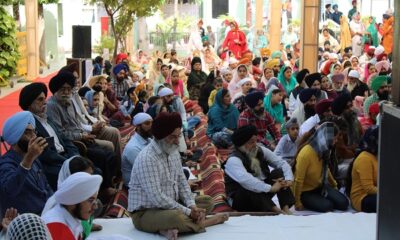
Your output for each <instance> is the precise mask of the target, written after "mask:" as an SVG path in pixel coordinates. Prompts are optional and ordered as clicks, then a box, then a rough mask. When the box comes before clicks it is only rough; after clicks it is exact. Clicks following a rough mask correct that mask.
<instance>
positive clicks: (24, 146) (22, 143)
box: [17, 139, 29, 153]
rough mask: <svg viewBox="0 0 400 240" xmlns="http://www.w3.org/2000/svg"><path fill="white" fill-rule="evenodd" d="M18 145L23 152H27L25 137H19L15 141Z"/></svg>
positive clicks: (27, 144)
mask: <svg viewBox="0 0 400 240" xmlns="http://www.w3.org/2000/svg"><path fill="white" fill-rule="evenodd" d="M17 145H18V147H19V148H20V149H21V150H22V151H23V152H24V153H27V152H28V147H29V141H28V140H26V139H20V140H19V141H18V142H17Z"/></svg>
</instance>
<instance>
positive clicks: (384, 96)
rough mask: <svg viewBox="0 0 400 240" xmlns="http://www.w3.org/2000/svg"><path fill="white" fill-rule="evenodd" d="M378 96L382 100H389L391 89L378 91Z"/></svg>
mask: <svg viewBox="0 0 400 240" xmlns="http://www.w3.org/2000/svg"><path fill="white" fill-rule="evenodd" d="M376 94H377V95H378V98H379V100H380V101H382V100H386V101H387V100H389V91H382V92H379V91H378V92H377V93H376Z"/></svg>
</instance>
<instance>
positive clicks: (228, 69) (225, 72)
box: [220, 66, 232, 76]
mask: <svg viewBox="0 0 400 240" xmlns="http://www.w3.org/2000/svg"><path fill="white" fill-rule="evenodd" d="M220 72H221V75H222V76H223V75H225V74H227V73H232V70H231V69H230V68H229V67H227V66H225V67H222V68H221V70H220Z"/></svg>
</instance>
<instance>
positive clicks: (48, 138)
mask: <svg viewBox="0 0 400 240" xmlns="http://www.w3.org/2000/svg"><path fill="white" fill-rule="evenodd" d="M44 139H45V140H46V142H47V144H48V146H54V137H46V138H44Z"/></svg>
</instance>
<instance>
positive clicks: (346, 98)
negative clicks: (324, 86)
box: [331, 93, 352, 116]
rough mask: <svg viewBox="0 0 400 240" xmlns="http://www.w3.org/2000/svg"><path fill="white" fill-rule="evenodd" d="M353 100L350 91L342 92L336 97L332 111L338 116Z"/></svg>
mask: <svg viewBox="0 0 400 240" xmlns="http://www.w3.org/2000/svg"><path fill="white" fill-rule="evenodd" d="M351 101H352V98H351V95H350V94H349V93H342V94H340V95H339V96H338V97H336V98H335V100H333V102H332V106H331V108H332V113H333V114H335V115H336V116H339V115H341V114H342V113H343V112H344V110H345V109H346V108H347V105H348V103H349V102H351Z"/></svg>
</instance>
